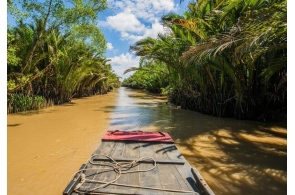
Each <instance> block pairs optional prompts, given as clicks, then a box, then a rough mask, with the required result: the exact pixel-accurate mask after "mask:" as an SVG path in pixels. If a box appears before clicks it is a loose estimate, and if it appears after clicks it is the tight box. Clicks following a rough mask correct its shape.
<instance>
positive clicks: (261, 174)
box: [7, 87, 287, 195]
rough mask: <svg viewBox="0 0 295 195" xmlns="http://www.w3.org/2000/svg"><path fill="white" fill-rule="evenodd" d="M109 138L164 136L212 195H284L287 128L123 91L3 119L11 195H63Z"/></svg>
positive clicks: (274, 123)
mask: <svg viewBox="0 0 295 195" xmlns="http://www.w3.org/2000/svg"><path fill="white" fill-rule="evenodd" d="M107 130H124V131H134V130H142V131H164V132H168V133H169V134H170V135H171V136H172V138H173V139H174V140H175V143H176V146H177V148H178V149H179V150H180V152H181V153H182V154H183V155H184V157H185V158H186V159H187V160H188V161H189V163H190V164H191V165H192V166H194V167H196V168H197V169H198V171H199V172H200V173H201V175H202V176H203V177H204V179H205V180H206V182H207V183H208V184H209V186H210V187H211V189H212V190H213V191H214V192H215V194H216V195H228V194H238V195H249V194H252V195H261V194H287V124H286V122H271V123H262V122H256V121H241V120H236V119H231V118H217V117H212V116H207V115H203V114H200V113H197V112H193V111H188V110H182V109H179V108H176V107H175V106H173V105H171V104H169V103H167V100H166V98H165V97H163V96H157V95H152V94H147V93H145V92H142V91H137V90H131V89H127V88H124V87H121V88H119V89H116V90H114V91H112V92H109V93H108V94H106V95H96V96H93V97H85V98H81V99H73V100H72V102H70V103H67V104H64V105H59V106H54V107H50V108H46V109H42V110H39V111H30V112H26V113H18V114H11V115H8V116H7V152H8V155H7V158H8V159H7V160H8V161H7V174H8V177H7V184H8V185H7V189H8V194H9V195H15V194H22V195H34V194H36V195H37V194H38V195H40V194H42V195H61V194H62V192H63V190H64V188H65V187H66V185H67V184H68V182H69V179H70V178H71V176H72V174H73V173H75V172H76V171H77V170H78V169H79V168H80V166H81V164H83V163H85V162H86V161H87V159H88V158H89V156H90V155H91V154H92V153H93V152H94V150H95V149H96V148H97V146H98V145H99V143H100V139H101V137H102V136H103V134H104V133H105V132H106V131H107Z"/></svg>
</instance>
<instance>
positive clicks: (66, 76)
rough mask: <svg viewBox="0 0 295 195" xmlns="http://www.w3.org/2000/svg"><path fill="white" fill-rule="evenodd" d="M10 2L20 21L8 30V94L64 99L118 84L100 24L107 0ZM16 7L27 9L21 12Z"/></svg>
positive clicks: (20, 99) (88, 93)
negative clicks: (109, 62) (97, 23)
mask: <svg viewBox="0 0 295 195" xmlns="http://www.w3.org/2000/svg"><path fill="white" fill-rule="evenodd" d="M8 5H9V6H10V8H9V10H8V11H9V13H10V14H12V15H13V16H14V17H15V19H16V22H17V25H16V26H15V27H11V28H8V33H7V36H8V46H7V47H8V54H7V55H8V58H9V60H8V63H7V70H8V71H7V72H8V77H7V92H8V94H9V95H13V94H19V95H20V96H21V97H22V95H23V96H24V97H22V98H18V99H17V98H15V99H16V100H19V101H23V100H22V99H25V97H27V98H29V97H31V96H34V97H35V96H42V97H43V98H44V99H46V100H47V101H53V102H54V103H55V104H61V103H64V102H68V101H70V100H71V98H72V97H81V96H89V95H94V94H96V93H106V92H107V91H109V90H111V89H113V88H114V87H119V86H120V81H119V78H118V76H117V75H115V74H114V73H113V71H112V69H111V65H109V64H107V62H108V60H107V59H105V57H104V55H105V51H106V41H105V38H104V35H103V34H102V33H101V30H100V29H99V28H98V27H97V25H96V20H97V19H98V14H99V12H101V11H103V10H104V9H106V5H107V1H106V0H90V1H87V2H86V1H76V0H70V1H60V0H49V1H33V0H21V1H19V3H17V0H15V1H8ZM16 5H18V6H19V7H17V6H16ZM18 8H19V10H21V13H26V14H23V15H22V16H21V17H20V15H19V14H18V13H20V11H19V10H18ZM14 105H19V104H15V103H14ZM24 107H26V106H24ZM29 108H33V107H29ZM26 109H27V107H26ZM14 110H15V109H14Z"/></svg>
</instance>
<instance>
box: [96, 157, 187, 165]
mask: <svg viewBox="0 0 295 195" xmlns="http://www.w3.org/2000/svg"><path fill="white" fill-rule="evenodd" d="M112 159H113V160H115V161H117V162H121V161H124V162H130V161H136V160H138V158H112ZM92 160H93V161H110V159H109V158H106V157H95V158H93V159H92ZM153 160H155V161H156V163H157V164H178V165H184V164H185V162H184V161H183V160H160V159H153ZM153 160H152V159H147V160H140V161H138V162H139V163H154V161H153Z"/></svg>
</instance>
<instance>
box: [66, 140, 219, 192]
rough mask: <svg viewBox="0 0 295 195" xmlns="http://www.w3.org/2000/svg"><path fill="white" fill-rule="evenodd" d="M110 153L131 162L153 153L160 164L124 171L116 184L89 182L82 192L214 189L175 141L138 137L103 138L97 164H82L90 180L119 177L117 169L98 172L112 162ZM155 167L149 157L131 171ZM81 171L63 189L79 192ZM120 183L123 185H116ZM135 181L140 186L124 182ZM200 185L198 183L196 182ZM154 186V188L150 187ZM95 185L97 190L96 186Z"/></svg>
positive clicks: (198, 190)
mask: <svg viewBox="0 0 295 195" xmlns="http://www.w3.org/2000/svg"><path fill="white" fill-rule="evenodd" d="M101 154H103V155H107V156H109V157H111V158H112V159H114V160H115V161H117V162H122V161H125V162H131V161H133V160H136V159H140V158H142V157H151V158H153V159H154V160H155V161H156V162H157V163H156V167H155V168H154V169H152V170H150V171H146V172H131V173H126V174H121V175H120V177H119V179H118V180H117V181H115V182H114V184H115V185H114V184H110V185H107V186H105V187H103V188H99V189H95V188H97V187H98V186H100V185H103V183H95V182H85V183H83V185H81V186H80V187H79V189H78V190H79V191H80V192H86V193H85V194H156V195H158V194H161V195H162V194H163V195H165V194H176V195H177V194H210V195H213V194H214V193H213V192H212V191H211V189H210V188H209V187H208V186H207V184H206V182H205V181H204V180H203V178H202V177H201V176H200V174H199V173H198V172H197V170H196V169H193V171H192V167H191V166H190V165H189V164H188V162H187V161H186V159H185V158H184V157H183V156H182V155H181V154H180V153H179V151H178V149H177V148H176V146H175V145H174V144H173V143H161V142H136V141H102V142H101V144H100V145H99V147H98V148H97V150H96V151H95V152H94V154H93V155H96V156H93V158H92V159H93V160H92V162H94V163H95V164H92V163H90V162H87V163H86V164H83V165H82V167H81V168H82V169H83V168H86V169H85V170H83V171H81V172H83V173H84V174H85V178H86V179H87V180H96V181H97V180H99V181H104V182H109V181H112V180H114V179H115V178H116V177H117V173H116V172H115V171H106V172H103V173H101V171H100V174H97V173H98V172H99V171H98V170H102V169H103V168H105V166H104V164H108V163H110V161H111V160H110V159H108V158H106V157H105V156H102V155H101ZM152 167H153V161H152V160H148V159H146V161H145V162H140V163H139V164H138V166H134V167H132V168H130V169H128V171H139V170H146V169H150V168H152ZM81 172H79V173H77V174H76V176H75V177H74V179H73V180H72V181H71V182H70V183H69V185H68V186H67V187H66V189H65V190H64V192H63V195H78V194H81V193H78V192H79V191H77V192H75V191H74V188H75V187H76V186H77V185H80V184H78V183H80V182H81ZM116 184H119V185H116ZM124 184H126V185H135V186H140V188H135V187H130V186H128V187H127V186H124ZM196 184H197V185H198V187H197V186H196ZM147 188H153V189H147ZM93 189H95V190H93Z"/></svg>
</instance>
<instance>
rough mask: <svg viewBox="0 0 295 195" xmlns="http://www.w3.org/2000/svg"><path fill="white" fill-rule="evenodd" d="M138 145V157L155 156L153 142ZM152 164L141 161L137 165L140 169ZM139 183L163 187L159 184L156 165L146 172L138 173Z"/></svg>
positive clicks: (159, 179)
mask: <svg viewBox="0 0 295 195" xmlns="http://www.w3.org/2000/svg"><path fill="white" fill-rule="evenodd" d="M139 145H140V153H139V154H140V158H141V157H152V158H155V157H156V153H155V151H154V147H153V145H154V143H139ZM151 167H152V165H150V164H146V163H142V164H140V165H139V169H140V170H147V169H150V168H151ZM140 185H141V186H145V187H156V188H163V186H162V185H161V178H160V176H159V170H158V167H155V168H154V169H153V170H151V171H148V172H141V173H140Z"/></svg>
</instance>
